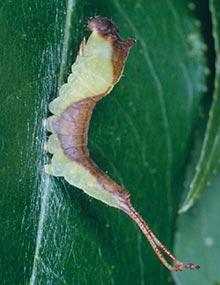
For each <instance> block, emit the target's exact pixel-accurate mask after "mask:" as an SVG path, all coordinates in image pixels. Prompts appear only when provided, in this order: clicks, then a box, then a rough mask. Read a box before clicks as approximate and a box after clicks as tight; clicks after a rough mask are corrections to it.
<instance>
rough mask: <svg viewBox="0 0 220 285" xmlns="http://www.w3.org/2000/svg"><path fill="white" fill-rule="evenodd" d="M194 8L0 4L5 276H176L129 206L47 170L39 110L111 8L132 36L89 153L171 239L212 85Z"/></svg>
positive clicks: (8, 280) (113, 280)
mask: <svg viewBox="0 0 220 285" xmlns="http://www.w3.org/2000/svg"><path fill="white" fill-rule="evenodd" d="M192 8H193V5H188V1H174V0H166V1H164V0H158V1H153V0H148V1H146V0H145V1H131V0H124V1H122V0H111V1H106V2H103V1H99V0H95V1H80V0H78V1H76V2H75V1H73V0H69V1H67V3H66V1H57V0H53V1H52V0H49V1H32V0H31V1H30V0H29V1H27V0H23V1H5V2H4V3H1V18H0V26H1V30H0V52H1V68H0V72H1V77H0V78H1V92H0V94H1V105H0V109H1V113H0V116H1V120H0V130H1V154H2V155H1V169H0V172H1V174H0V175H1V184H0V185H1V186H0V187H1V200H0V225H1V234H0V240H1V247H0V248H1V254H0V256H1V257H0V258H1V259H0V268H1V272H0V274H1V275H0V283H1V284H31V285H33V284H74V285H77V284H91V285H92V284H100V285H101V284H105V285H108V284H151V285H153V284H155V285H156V284H170V283H171V284H172V278H171V275H170V273H169V272H168V271H167V270H166V269H165V268H164V267H163V266H162V265H161V264H160V263H159V261H158V259H157V258H156V257H155V255H154V253H153V252H152V249H151V248H150V246H149V245H148V243H147V241H146V240H145V239H144V237H143V236H142V234H141V233H140V231H139V230H138V228H137V227H136V226H135V225H134V223H133V222H132V221H131V220H129V219H128V217H126V216H125V215H124V214H123V213H121V212H119V211H118V210H115V209H113V208H110V207H107V206H106V205H104V204H102V203H101V202H99V201H95V200H93V199H91V198H90V197H88V196H86V195H85V194H83V193H82V191H80V190H78V189H75V188H74V187H71V186H70V185H68V183H66V182H65V181H64V180H63V179H62V178H59V179H55V178H53V177H48V176H46V175H45V174H44V172H43V164H44V163H45V162H46V161H47V160H48V159H49V157H47V154H46V153H45V152H44V150H43V145H44V143H45V140H46V132H45V130H44V129H43V127H42V120H43V118H45V117H46V116H47V115H48V110H47V106H48V103H49V102H50V101H51V100H52V99H53V98H55V97H56V96H57V89H58V86H59V85H60V84H61V83H62V82H64V81H65V80H66V78H67V75H68V74H69V72H70V66H71V64H72V62H73V61H74V58H75V56H76V52H77V50H78V46H79V43H80V41H81V39H82V38H83V36H84V35H87V34H88V33H87V31H86V29H85V20H86V19H87V18H88V17H91V16H94V15H101V16H105V17H109V18H112V19H114V21H115V22H116V23H117V24H118V27H119V29H120V34H121V35H122V37H123V38H128V37H133V38H135V39H136V40H137V44H136V46H135V47H134V48H133V50H132V51H131V54H130V56H129V58H128V61H127V63H126V68H125V72H124V76H123V78H122V79H121V81H120V82H119V84H118V85H117V86H116V87H115V88H114V90H113V92H112V93H111V94H110V95H108V96H107V97H106V98H104V99H103V100H102V101H101V102H100V103H99V104H98V105H97V107H96V109H95V112H94V115H93V117H92V121H91V127H90V132H89V148H90V152H91V157H92V158H93V159H94V161H95V162H96V163H97V164H98V165H99V166H100V167H101V168H102V169H103V170H105V171H106V172H107V173H108V174H109V175H110V177H112V178H113V179H115V180H116V181H117V182H118V183H120V184H121V185H123V186H124V187H125V188H127V189H128V190H129V191H130V192H131V199H132V201H133V204H134V206H135V207H136V208H137V209H138V211H139V212H140V213H141V214H142V215H143V217H144V218H146V219H147V221H148V222H149V224H150V225H151V227H152V229H153V230H154V231H155V232H156V233H157V234H158V236H159V237H160V238H161V241H162V242H164V243H165V244H166V245H167V246H168V247H169V248H172V243H173V238H174V229H175V219H176V212H177V208H178V203H179V199H180V196H181V192H182V188H183V187H182V183H183V178H184V169H185V168H184V166H185V162H186V159H187V158H188V155H189V150H190V147H191V136H192V130H193V128H194V125H195V123H196V121H197V118H198V106H199V104H200V100H201V97H202V93H203V90H204V85H205V70H206V61H205V55H204V50H205V45H204V42H203V40H202V38H201V31H200V28H199V27H198V25H197V21H196V16H195V15H194V13H193V11H192ZM183 258H184V259H185V260H184V261H192V262H193V261H194V260H186V259H188V256H187V255H185V256H183Z"/></svg>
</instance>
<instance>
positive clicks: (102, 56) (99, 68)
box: [49, 32, 113, 115]
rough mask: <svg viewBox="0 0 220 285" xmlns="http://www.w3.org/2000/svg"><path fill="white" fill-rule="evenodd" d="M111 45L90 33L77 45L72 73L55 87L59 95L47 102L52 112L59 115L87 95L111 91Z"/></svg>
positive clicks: (92, 95) (94, 33) (91, 95)
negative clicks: (60, 85)
mask: <svg viewBox="0 0 220 285" xmlns="http://www.w3.org/2000/svg"><path fill="white" fill-rule="evenodd" d="M111 57H112V45H111V43H109V42H108V41H106V40H105V39H104V38H103V37H101V36H100V35H98V34H97V33H96V32H93V33H92V34H91V35H90V37H89V39H88V41H87V43H86V44H85V45H82V46H81V50H80V52H79V55H78V57H77V60H76V62H75V63H74V64H73V65H72V73H71V74H70V75H69V77H68V79H67V83H65V84H63V85H62V87H61V88H60V90H59V96H58V97H57V98H56V99H55V100H53V101H52V102H51V103H50V104H49V110H50V111H51V113H53V114H55V115H59V114H61V113H62V112H63V111H64V110H65V109H66V108H67V107H68V106H69V105H71V104H73V103H74V102H78V101H80V100H82V99H85V98H88V97H94V96H96V95H98V94H104V93H105V92H106V91H107V90H108V92H110V91H111V89H112V87H113V85H112V82H113V67H112V62H111Z"/></svg>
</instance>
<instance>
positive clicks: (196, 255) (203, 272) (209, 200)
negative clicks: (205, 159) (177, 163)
mask: <svg viewBox="0 0 220 285" xmlns="http://www.w3.org/2000/svg"><path fill="white" fill-rule="evenodd" d="M219 184H220V175H219V174H218V175H216V176H215V177H214V178H213V179H212V182H211V184H210V185H209V186H208V187H206V188H205V189H204V195H203V196H202V198H201V199H200V200H199V202H198V203H197V204H196V205H195V206H194V208H193V209H192V210H191V211H188V212H187V213H185V214H184V215H181V216H180V218H179V223H178V228H179V231H177V234H176V245H175V254H177V255H178V256H180V257H187V258H188V259H189V260H194V261H195V262H197V263H199V265H200V266H201V268H200V270H199V271H197V272H193V273H192V272H182V273H181V274H180V273H175V274H174V277H175V280H176V284H178V285H186V284H193V285H218V284H220V272H219V266H218V264H219V262H220V257H219V251H220V244H219V240H220V231H219V227H218V223H219V213H220V205H219V199H220V191H219Z"/></svg>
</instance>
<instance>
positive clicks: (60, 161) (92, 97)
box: [45, 17, 199, 271]
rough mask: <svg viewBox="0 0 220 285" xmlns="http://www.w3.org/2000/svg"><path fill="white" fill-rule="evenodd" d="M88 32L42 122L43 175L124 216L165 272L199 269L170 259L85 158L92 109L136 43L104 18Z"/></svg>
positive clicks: (124, 195)
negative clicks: (45, 132) (62, 181)
mask: <svg viewBox="0 0 220 285" xmlns="http://www.w3.org/2000/svg"><path fill="white" fill-rule="evenodd" d="M88 29H89V30H90V31H91V34H90V36H89V38H88V40H87V41H86V40H85V39H84V40H83V41H82V43H81V45H80V49H79V52H78V55H77V57H76V61H75V63H74V64H73V65H72V72H71V74H70V75H69V77H68V79H67V83H65V84H63V85H62V86H61V88H60V90H59V95H58V97H57V98H56V99H54V100H53V101H52V102H51V103H50V104H49V111H50V112H51V113H52V114H53V115H52V116H50V117H49V118H47V120H46V128H47V130H48V131H49V132H51V133H52V134H51V135H50V136H49V138H48V141H47V144H46V149H47V151H48V152H49V153H51V154H52V159H51V162H50V164H48V165H45V171H46V173H47V174H49V175H53V176H61V177H64V178H65V180H66V181H68V182H69V183H70V184H71V185H73V186H75V187H77V188H79V189H82V190H83V191H84V192H85V193H87V194H88V195H90V196H92V197H93V198H96V199H98V200H100V201H102V202H104V203H106V204H107V205H109V206H111V207H115V208H118V209H120V210H122V211H123V212H124V213H126V214H127V215H128V216H129V217H130V218H131V219H132V220H133V221H134V222H135V223H136V224H137V225H138V226H139V228H140V230H141V231H142V232H143V234H144V235H145V236H146V238H147V239H148V241H149V243H150V245H151V246H152V248H153V250H154V251H155V253H156V255H157V256H158V258H159V259H160V261H161V262H162V263H163V264H164V265H165V266H166V267H167V268H168V269H169V270H177V271H182V270H184V269H198V268H199V266H198V265H196V264H184V263H182V262H180V261H179V260H178V259H176V257H175V256H173V254H172V253H171V252H170V251H169V250H168V249H167V248H166V247H165V246H164V245H163V244H162V243H161V242H160V241H159V240H158V238H157V237H156V236H155V235H154V233H153V232H152V231H151V229H150V228H149V226H148V224H147V223H146V222H145V221H144V220H143V218H142V217H141V216H140V215H139V214H138V212H137V211H136V210H135V209H134V208H133V206H132V204H131V202H130V194H129V192H128V191H126V190H125V189H123V188H122V187H121V186H119V185H118V184H116V183H115V182H114V181H113V180H111V178H110V177H109V176H107V175H106V173H104V172H103V171H102V170H101V169H100V168H99V167H98V166H97V165H96V164H95V163H94V162H93V160H92V159H91V158H90V156H89V150H88V148H87V140H88V138H87V137H88V128H89V122H90V118H91V115H92V112H93V109H94V107H95V105H96V103H97V102H98V101H99V100H101V99H102V98H103V97H104V96H106V95H107V94H108V93H109V92H110V91H111V90H112V88H113V86H114V85H115V84H116V83H117V82H118V81H119V79H120V77H121V75H122V72H123V69H124V64H125V61H126V59H127V56H128V54H129V51H130V49H131V47H132V46H133V45H134V44H135V40H133V39H128V40H122V39H121V38H120V36H119V33H118V29H117V26H116V24H115V23H114V22H113V21H111V20H108V19H107V18H101V17H96V18H92V19H89V20H88ZM165 257H166V258H165ZM167 258H170V260H171V261H172V262H173V264H170V262H168V261H167Z"/></svg>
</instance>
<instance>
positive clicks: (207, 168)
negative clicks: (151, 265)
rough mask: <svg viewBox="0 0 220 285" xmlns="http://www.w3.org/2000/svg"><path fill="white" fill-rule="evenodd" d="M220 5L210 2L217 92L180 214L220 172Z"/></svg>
mask: <svg viewBox="0 0 220 285" xmlns="http://www.w3.org/2000/svg"><path fill="white" fill-rule="evenodd" d="M219 9H220V3H219V1H215V0H211V1H210V11H211V15H212V23H213V37H214V41H215V52H216V55H217V56H216V62H215V72H216V74H215V91H214V95H213V102H212V107H211V109H210V112H209V120H208V125H207V130H206V133H205V138H204V142H203V147H202V151H201V156H200V159H199V162H198V165H197V167H196V173H195V176H194V178H193V180H192V183H191V185H190V191H189V193H188V195H187V197H186V199H185V201H184V202H183V205H182V207H181V209H180V212H181V213H182V212H185V211H187V210H188V209H189V208H190V207H192V206H193V205H194V203H195V202H196V200H198V198H199V197H200V196H201V194H202V192H204V189H206V186H208V185H209V184H210V183H211V182H210V181H211V180H212V177H213V175H215V174H216V173H218V172H219V171H220V57H219V56H218V54H219V52H220V14H219Z"/></svg>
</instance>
